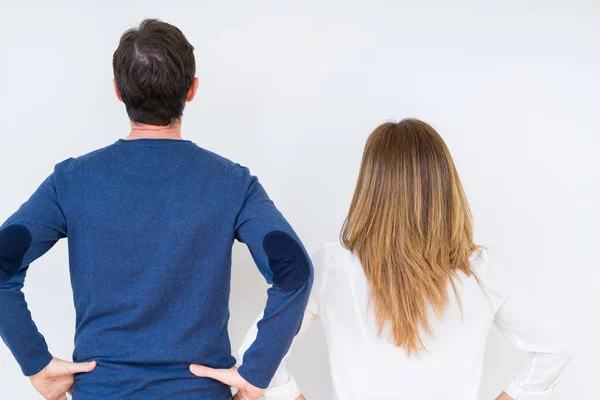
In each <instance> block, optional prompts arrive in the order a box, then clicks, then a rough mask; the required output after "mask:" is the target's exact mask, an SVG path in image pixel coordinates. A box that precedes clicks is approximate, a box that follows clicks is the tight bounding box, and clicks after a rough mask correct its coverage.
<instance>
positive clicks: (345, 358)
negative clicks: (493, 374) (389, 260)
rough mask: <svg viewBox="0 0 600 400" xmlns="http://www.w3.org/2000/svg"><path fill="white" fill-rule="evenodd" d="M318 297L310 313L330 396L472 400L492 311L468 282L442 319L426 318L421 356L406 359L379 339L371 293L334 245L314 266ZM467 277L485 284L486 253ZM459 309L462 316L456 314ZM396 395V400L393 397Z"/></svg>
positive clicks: (462, 281)
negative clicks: (317, 328) (327, 368)
mask: <svg viewBox="0 0 600 400" xmlns="http://www.w3.org/2000/svg"><path fill="white" fill-rule="evenodd" d="M314 263H315V273H316V274H317V275H318V277H317V282H316V285H315V288H314V290H315V291H319V294H318V297H320V298H317V296H313V297H314V298H313V299H312V301H311V304H310V305H309V309H311V311H313V312H315V314H316V315H318V319H319V320H320V322H321V325H322V326H323V329H324V331H325V336H326V338H327V345H328V350H329V359H330V364H331V371H332V377H333V385H334V387H335V392H336V394H337V396H338V397H339V398H340V399H385V398H399V397H402V398H408V399H428V400H433V399H445V400H447V399H475V398H476V395H477V391H478V386H479V379H480V376H481V367H482V360H483V352H484V348H485V342H486V337H487V334H488V332H489V329H490V327H491V326H492V324H493V321H494V314H495V309H494V306H493V304H492V302H491V301H490V299H489V298H488V295H486V293H484V291H483V290H482V287H481V286H480V285H479V283H478V282H477V280H476V279H475V278H474V277H473V276H470V277H467V276H465V275H464V274H462V273H459V276H458V278H457V280H456V287H457V293H458V295H459V297H460V302H461V303H460V304H459V302H458V301H457V298H456V296H455V295H454V291H453V289H452V286H451V285H450V284H448V291H449V299H450V302H449V304H448V307H447V309H446V312H445V314H444V315H443V317H442V318H438V317H437V316H436V313H435V312H433V310H430V313H429V315H430V319H429V321H430V324H431V328H432V331H433V335H432V336H430V335H427V334H425V333H423V334H422V340H423V342H424V345H425V348H426V350H424V351H421V352H420V353H418V354H414V355H411V356H409V355H408V354H407V351H406V349H405V348H402V347H396V346H395V344H394V343H393V342H392V341H390V340H389V327H385V326H384V329H383V332H382V334H381V335H380V334H379V331H378V326H377V321H376V319H375V316H374V313H373V308H372V307H371V306H370V292H371V290H370V288H369V284H368V282H367V279H366V277H365V273H364V271H363V268H362V266H361V264H360V261H359V260H358V258H357V257H355V256H354V255H353V254H352V253H350V252H349V251H348V250H346V249H345V248H343V247H342V246H341V244H339V243H331V244H328V245H326V246H325V248H324V249H323V250H322V251H321V252H319V253H318V254H317V256H316V257H315V258H314ZM472 265H473V271H474V272H475V273H476V274H477V275H478V276H479V277H480V279H482V280H485V252H484V251H482V252H481V253H479V254H476V255H474V256H473V257H472ZM461 305H462V313H461ZM398 390H401V396H400V394H399V393H398Z"/></svg>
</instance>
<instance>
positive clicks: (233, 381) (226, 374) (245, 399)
mask: <svg viewBox="0 0 600 400" xmlns="http://www.w3.org/2000/svg"><path fill="white" fill-rule="evenodd" d="M190 371H191V372H192V374H194V375H196V376H199V377H202V378H211V379H214V380H217V381H220V382H222V383H224V384H226V385H227V386H230V387H234V388H236V389H237V390H238V392H237V393H236V394H235V396H233V400H258V399H260V398H261V397H262V395H263V393H264V389H260V388H257V387H256V386H253V385H251V384H250V383H249V382H248V381H246V380H245V379H244V378H242V376H241V375H240V374H239V372H238V370H237V368H236V367H231V368H229V369H215V368H209V367H204V366H202V365H197V364H192V365H190Z"/></svg>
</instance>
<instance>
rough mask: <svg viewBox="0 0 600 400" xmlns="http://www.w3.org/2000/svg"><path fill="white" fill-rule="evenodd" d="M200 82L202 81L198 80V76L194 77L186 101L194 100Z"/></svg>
mask: <svg viewBox="0 0 600 400" xmlns="http://www.w3.org/2000/svg"><path fill="white" fill-rule="evenodd" d="M199 83H200V82H199V81H198V78H196V77H194V79H193V80H192V86H190V90H189V91H188V94H187V97H186V98H185V101H187V102H188V103H189V102H190V101H192V100H194V97H195V96H196V90H198V85H199Z"/></svg>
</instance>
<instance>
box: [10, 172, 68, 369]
mask: <svg viewBox="0 0 600 400" xmlns="http://www.w3.org/2000/svg"><path fill="white" fill-rule="evenodd" d="M66 236H67V224H66V219H65V216H64V213H63V211H62V209H61V207H60V205H59V202H58V197H57V192H56V183H55V178H54V174H52V175H50V176H49V177H48V178H47V179H46V180H45V181H44V182H43V183H42V185H41V186H40V187H39V188H38V189H37V190H36V191H35V193H34V194H33V195H32V196H31V197H30V198H29V200H28V201H27V202H25V203H24V204H23V205H22V206H21V207H20V208H19V210H18V211H17V212H16V213H14V214H13V215H12V216H11V217H10V218H8V220H7V221H6V222H5V223H4V224H3V225H2V226H0V336H1V337H2V339H3V340H4V343H6V345H7V346H8V348H9V349H10V351H11V352H12V354H13V356H14V357H15V359H16V360H17V362H18V363H19V365H20V366H21V370H22V371H23V374H25V375H27V376H31V375H34V374H36V373H38V372H39V371H41V370H42V369H43V368H44V367H45V366H46V365H48V363H49V362H50V361H51V360H52V355H51V354H50V352H49V351H48V346H47V345H46V341H45V340H44V337H43V336H42V335H41V334H40V333H39V331H38V329H37V327H36V325H35V323H34V322H33V320H32V318H31V313H30V312H29V309H28V308H27V302H26V301H25V296H24V295H23V292H22V290H21V289H22V288H23V283H24V280H25V276H26V274H27V270H28V268H29V264H30V263H31V262H33V261H34V260H35V259H37V258H38V257H40V256H42V255H43V254H44V253H46V252H47V251H48V250H49V249H50V248H51V247H52V246H53V245H54V244H55V243H56V242H57V241H58V240H59V239H60V238H63V237H66Z"/></svg>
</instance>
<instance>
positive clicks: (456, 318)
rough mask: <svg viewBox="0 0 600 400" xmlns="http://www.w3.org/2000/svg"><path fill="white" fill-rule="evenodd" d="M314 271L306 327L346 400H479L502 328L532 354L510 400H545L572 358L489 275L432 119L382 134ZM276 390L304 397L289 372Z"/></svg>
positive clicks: (537, 317) (371, 145) (372, 140)
mask: <svg viewBox="0 0 600 400" xmlns="http://www.w3.org/2000/svg"><path fill="white" fill-rule="evenodd" d="M313 262H314V265H315V282H314V285H313V291H312V293H311V297H310V300H309V304H308V307H307V310H306V312H305V316H304V322H303V329H306V328H308V326H310V324H311V323H312V322H313V321H315V320H317V319H319V320H320V321H321V324H322V325H323V328H324V330H325V335H326V338H327V344H328V348H329V358H330V364H331V369H332V371H331V372H332V377H333V386H334V390H335V393H336V397H337V398H338V399H340V400H350V399H360V400H364V399H369V400H375V399H400V398H406V399H411V400H436V399H443V400H475V399H476V397H477V392H478V389H479V381H480V378H481V369H482V364H483V353H484V348H485V342H486V337H487V334H488V331H489V329H490V327H491V326H492V325H496V327H497V328H498V329H499V330H500V331H501V332H502V333H503V334H504V336H505V337H506V338H507V339H508V340H509V341H510V342H511V343H512V344H513V345H515V346H516V347H518V348H520V349H522V350H525V351H527V352H529V353H530V356H529V358H528V359H527V361H526V363H525V364H524V365H523V366H522V367H521V368H520V369H518V370H517V372H516V373H515V374H514V377H513V379H512V380H511V382H510V383H509V385H508V387H507V388H506V390H505V393H504V394H502V396H501V398H502V399H507V398H513V399H516V398H518V399H519V400H524V399H531V398H540V397H543V398H545V397H546V396H547V395H549V394H550V392H551V391H552V388H553V386H554V384H555V382H556V379H557V377H558V376H559V374H560V372H561V371H562V368H563V367H564V365H565V363H566V362H567V360H568V359H569V352H568V351H567V350H566V346H565V345H564V344H563V343H564V342H563V339H562V337H561V336H560V335H559V334H558V333H557V332H559V329H556V327H555V326H554V325H552V324H550V323H549V320H548V319H547V318H544V317H542V315H543V314H542V313H540V312H538V311H537V310H536V309H535V308H534V307H533V306H532V304H531V303H530V302H529V301H527V300H526V299H522V298H520V297H519V296H518V295H514V294H513V293H512V287H511V286H512V285H510V284H506V283H505V281H506V279H504V278H503V277H502V269H501V268H490V267H488V265H487V252H486V251H485V250H484V249H482V248H481V247H479V246H477V245H476V244H475V243H474V239H473V226H472V217H471V211H470V208H469V204H468V202H467V198H466V195H465V192H464V190H463V187H462V184H461V182H460V178H459V176H458V172H457V170H456V167H455V165H454V161H453V160H452V157H451V155H450V151H449V150H448V147H447V146H446V144H445V143H444V141H443V139H442V138H441V136H440V135H439V134H438V133H437V132H436V131H435V129H433V128H432V127H431V126H430V125H428V124H426V123H425V122H423V121H419V120H415V119H406V120H402V121H400V122H398V123H393V122H387V123H384V124H382V125H380V126H379V127H378V128H376V129H375V130H374V131H373V133H371V135H370V136H369V138H368V139H367V143H366V145H365V150H364V152H363V159H362V163H361V167H360V170H359V176H358V180H357V184H356V188H355V191H354V196H353V198H352V201H351V203H350V210H349V212H348V216H347V218H346V220H345V222H344V225H343V227H342V231H341V235H340V243H332V244H329V245H326V246H325V248H324V249H323V250H321V251H319V252H318V253H317V254H316V256H315V257H314V258H313ZM253 334H254V333H253V332H251V333H250V335H249V336H250V337H252V336H253ZM271 386H272V387H273V390H268V391H267V394H266V395H265V398H266V399H271V398H272V399H278V400H280V399H281V400H285V399H295V398H296V397H295V396H297V395H298V394H299V391H298V389H297V387H296V386H295V384H294V381H293V378H291V376H290V375H289V373H287V371H286V370H285V365H283V367H282V368H281V369H280V372H279V373H278V374H277V375H276V376H275V378H274V379H273V381H272V384H271ZM273 391H274V392H278V393H279V394H280V393H282V392H285V395H273V396H272V395H271V394H272V393H271V392H273ZM499 399H500V398H499Z"/></svg>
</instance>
